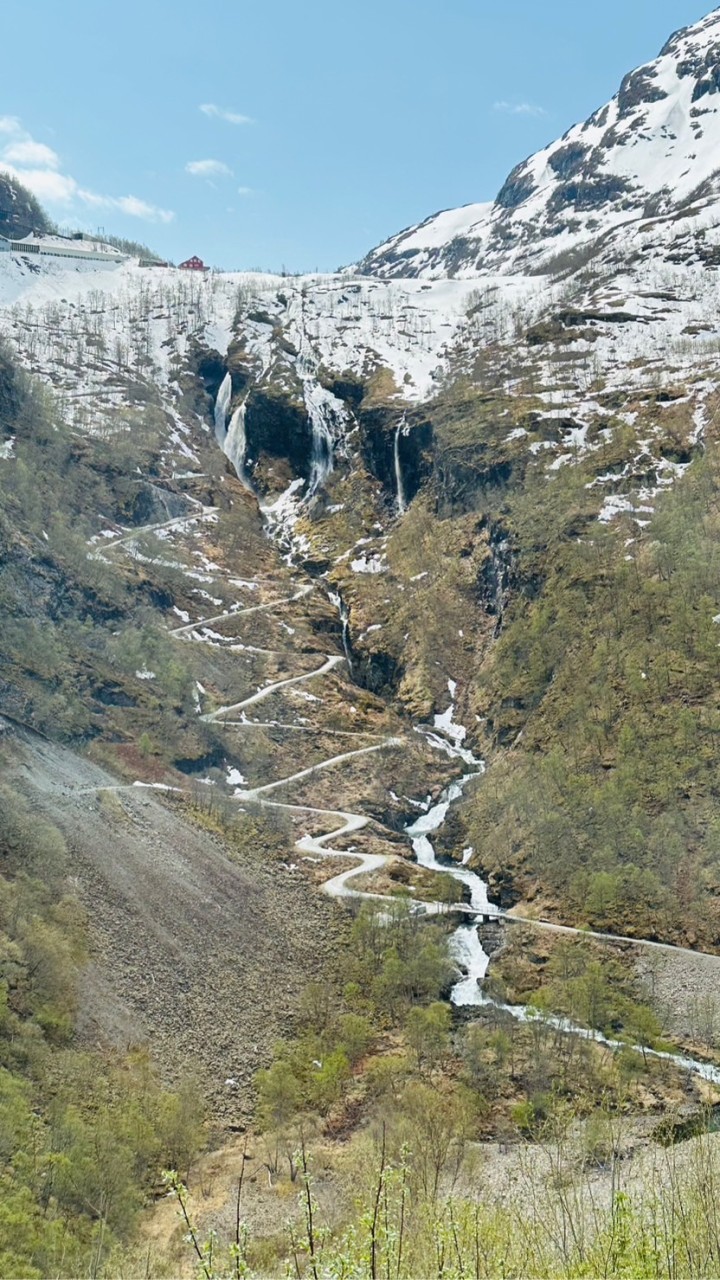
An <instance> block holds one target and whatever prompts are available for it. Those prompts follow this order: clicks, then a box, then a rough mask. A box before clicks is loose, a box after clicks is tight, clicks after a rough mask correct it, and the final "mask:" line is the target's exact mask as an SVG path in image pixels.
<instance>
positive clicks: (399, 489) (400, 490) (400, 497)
mask: <svg viewBox="0 0 720 1280" xmlns="http://www.w3.org/2000/svg"><path fill="white" fill-rule="evenodd" d="M403 421H404V419H403ZM402 429H403V423H402V422H401V423H400V425H399V426H398V427H397V429H396V431H395V444H394V446H393V458H394V462H395V490H396V493H397V504H398V511H399V513H400V515H401V516H402V515H404V514H405V511H406V510H407V502H406V501H405V486H404V484H403V477H402V466H401V464H400V433H401V431H402Z"/></svg>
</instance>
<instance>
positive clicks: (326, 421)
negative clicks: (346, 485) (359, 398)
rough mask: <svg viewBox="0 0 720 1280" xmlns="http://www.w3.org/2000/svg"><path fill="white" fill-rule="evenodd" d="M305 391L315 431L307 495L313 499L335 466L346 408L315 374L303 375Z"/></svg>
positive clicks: (309, 416) (307, 407)
mask: <svg viewBox="0 0 720 1280" xmlns="http://www.w3.org/2000/svg"><path fill="white" fill-rule="evenodd" d="M303 394H304V399H305V408H306V409H307V413H308V418H309V419H310V427H311V430H312V445H311V454H310V479H309V481H308V489H307V496H308V497H309V498H311V497H312V496H313V495H314V494H316V493H317V491H318V489H319V488H321V486H322V485H323V484H324V483H325V481H326V480H327V478H328V476H329V475H330V472H331V471H332V469H333V461H334V457H333V451H334V442H335V437H336V435H340V434H341V432H342V429H343V428H344V425H345V418H346V411H345V406H344V405H343V403H342V401H341V400H338V398H337V396H334V395H333V394H332V392H330V391H326V390H325V388H324V387H321V386H320V383H319V382H315V381H314V379H313V377H312V376H311V375H307V376H306V375H303Z"/></svg>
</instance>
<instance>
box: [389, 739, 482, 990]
mask: <svg viewBox="0 0 720 1280" xmlns="http://www.w3.org/2000/svg"><path fill="white" fill-rule="evenodd" d="M477 763H478V764H479V763H480V761H478V762H477ZM481 772H482V770H480V769H478V770H477V771H476V772H474V773H466V774H465V776H464V777H462V778H460V779H459V781H458V782H453V783H452V785H451V786H449V787H448V789H447V791H446V792H444V794H443V796H442V797H441V799H440V801H439V803H438V804H436V805H434V806H433V808H432V809H429V810H428V812H427V813H424V814H422V816H421V817H419V818H418V819H417V821H415V822H413V823H411V824H410V826H409V827H406V828H405V829H406V831H407V833H408V835H409V836H410V839H411V840H412V847H413V852H414V854H415V857H416V858H417V860H418V862H419V863H420V866H422V867H427V868H428V869H429V870H430V871H441V872H443V873H444V874H445V875H449V876H451V877H452V879H453V880H457V881H458V882H459V883H460V884H463V885H465V886H466V887H467V888H469V890H470V905H471V906H472V907H473V909H474V910H475V911H477V912H478V914H482V913H483V912H485V911H488V910H489V905H490V904H489V902H488V896H487V885H486V884H485V881H484V880H482V879H481V878H480V876H479V875H478V874H477V873H476V872H475V871H471V870H470V869H469V867H465V866H461V865H458V864H456V863H453V864H449V863H447V862H440V861H439V860H438V858H437V857H436V855H435V850H434V848H433V846H432V843H431V841H430V839H429V837H430V835H431V834H432V832H433V831H439V829H440V827H441V826H442V825H443V823H444V821H445V818H446V817H447V813H448V809H449V808H450V805H451V804H452V803H453V802H454V801H455V800H459V799H460V796H461V795H462V793H463V789H464V788H465V787H466V786H467V784H468V782H470V781H471V779H472V778H477V777H479V776H480V774H481ZM450 949H451V952H452V954H453V956H454V958H455V959H456V960H457V962H458V964H459V965H461V967H462V968H463V969H465V970H466V973H467V976H466V977H464V978H462V979H461V980H460V981H459V982H457V983H456V984H455V986H454V987H453V989H452V992H451V996H450V999H451V1000H452V1003H453V1004H454V1005H457V1006H458V1007H461V1006H469V1005H479V1004H482V1003H483V994H482V991H481V988H480V983H481V981H482V979H483V978H484V977H485V974H486V973H487V967H488V964H489V963H490V957H489V956H488V955H487V953H486V952H485V951H484V950H483V947H482V944H481V942H480V939H479V937H478V933H477V928H476V927H475V925H474V924H463V925H460V927H459V928H458V929H456V931H455V933H454V934H453V936H452V938H451V941H450Z"/></svg>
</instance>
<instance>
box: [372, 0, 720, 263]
mask: <svg viewBox="0 0 720 1280" xmlns="http://www.w3.org/2000/svg"><path fill="white" fill-rule="evenodd" d="M719 166H720V9H716V10H714V11H713V12H712V13H711V14H709V15H708V16H707V17H706V18H704V19H703V20H702V21H701V22H698V23H696V24H694V25H693V26H690V27H686V28H684V29H683V30H681V31H678V32H676V34H675V35H673V36H672V37H671V38H670V40H669V41H668V42H667V44H666V45H665V46H664V48H663V49H662V51H661V53H660V54H659V56H658V57H657V58H656V59H655V61H653V62H649V63H647V64H646V65H645V66H642V67H639V68H637V69H636V70H634V71H631V72H630V73H629V74H628V75H626V76H625V78H624V79H623V81H622V84H621V85H620V88H619V90H618V92H617V93H616V94H615V96H614V97H613V98H612V99H611V101H610V102H608V103H607V104H606V105H605V106H603V107H602V108H600V109H599V110H598V111H596V112H594V113H593V115H592V116H590V118H589V119H588V120H586V121H585V122H584V123H583V124H578V125H574V126H573V127H572V128H571V129H569V130H568V131H567V132H566V133H565V134H564V135H563V137H562V138H560V139H559V140H558V141H556V142H554V143H552V144H551V145H550V146H548V147H545V148H544V149H543V150H542V151H539V152H537V153H536V154H535V155H533V156H531V157H530V158H529V159H527V160H524V161H523V162H522V163H521V164H519V165H517V166H516V167H515V168H514V169H513V170H512V172H511V173H510V175H509V176H508V178H507V180H506V182H505V183H504V184H503V186H502V188H501V190H500V192H499V193H498V195H497V197H496V199H495V200H494V201H493V202H492V203H490V204H475V205H467V206H465V207H464V208H461V209H454V210H449V211H445V212H443V213H440V214H437V215H435V216H434V217H431V218H428V219H427V220H426V221H425V222H423V223H421V224H420V225H419V226H416V227H411V228H409V229H408V230H406V231H403V232H401V233H400V234H399V235H396V236H394V237H392V238H391V239H390V240H388V241H387V242H386V243H385V244H383V245H381V246H380V247H379V248H378V249H376V250H374V251H373V252H371V253H370V254H369V255H368V256H367V257H366V258H365V259H364V261H363V262H362V263H361V270H362V271H363V272H365V273H366V274H369V275H376V276H383V277H392V276H421V277H428V278H433V279H438V278H443V277H448V276H449V277H454V276H456V277H465V278H472V277H473V276H481V275H483V274H485V273H490V272H491V273H510V272H512V273H516V272H522V273H526V272H528V271H530V272H532V273H542V272H543V270H545V269H547V266H548V263H549V262H552V261H553V260H556V259H557V258H558V257H559V256H561V255H564V254H569V253H570V254H575V255H577V253H578V251H579V250H581V249H582V247H583V246H587V245H591V244H593V243H595V242H597V241H598V240H600V239H601V238H603V237H607V236H612V235H613V234H614V233H616V232H617V231H618V229H619V228H621V227H626V226H627V224H629V223H633V224H639V223H642V222H650V221H656V220H657V219H662V218H669V217H671V216H674V215H677V214H679V213H683V212H689V213H692V212H697V211H698V210H700V209H708V208H712V207H715V206H716V205H717V200H718V195H719V194H720V177H719Z"/></svg>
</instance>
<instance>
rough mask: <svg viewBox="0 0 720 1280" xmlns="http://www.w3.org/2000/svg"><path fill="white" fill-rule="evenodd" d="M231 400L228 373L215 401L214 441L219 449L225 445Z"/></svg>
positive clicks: (230, 384)
mask: <svg viewBox="0 0 720 1280" xmlns="http://www.w3.org/2000/svg"><path fill="white" fill-rule="evenodd" d="M231 400H232V378H231V377H230V374H229V373H226V374H225V377H224V378H223V380H222V382H221V383H220V390H219V391H218V393H217V399H216V401H215V439H216V440H217V442H218V444H219V445H220V448H221V449H222V448H223V447H224V445H225V435H226V430H225V428H226V425H227V416H228V411H229V409H230V401H231Z"/></svg>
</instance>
